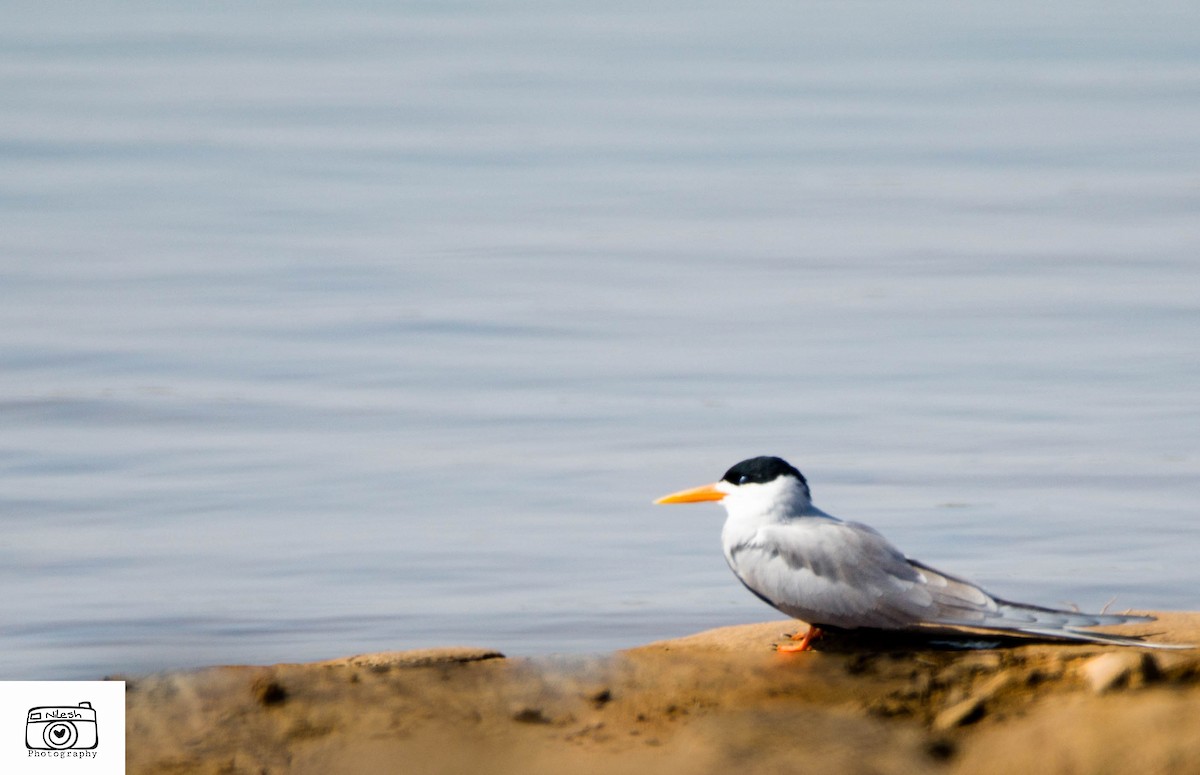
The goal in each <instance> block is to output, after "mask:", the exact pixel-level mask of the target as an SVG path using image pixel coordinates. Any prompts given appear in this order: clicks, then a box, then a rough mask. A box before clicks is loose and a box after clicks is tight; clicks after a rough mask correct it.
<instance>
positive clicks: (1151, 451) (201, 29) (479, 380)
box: [0, 0, 1200, 678]
mask: <svg viewBox="0 0 1200 775" xmlns="http://www.w3.org/2000/svg"><path fill="white" fill-rule="evenodd" d="M0 16H2V18H3V24H0V101H2V106H3V110H2V111H0V591H2V593H3V594H2V596H0V677H6V678H75V677H98V676H101V675H106V674H111V673H115V672H126V673H129V672H132V673H137V672H145V671H149V670H156V669H160V668H167V667H188V666H194V665H206V664H218V663H269V662H275V661H280V660H289V661H298V660H308V659H316V658H324V657H334V656H339V655H345V654H350V653H361V652H366V651H372V650H383V649H401V648H413V647H424V646H435V645H449V644H459V643H463V644H478V645H487V646H493V647H498V648H500V649H502V650H504V651H506V652H508V653H510V654H518V655H519V654H545V653H593V652H603V651H608V650H611V649H614V648H620V647H625V646H632V645H636V644H638V643H643V642H646V641H648V640H651V639H657V638H666V637H673V636H679V635H683V634H687V633H690V632H694V631H697V630H700V629H705V628H709V627H715V626H719V625H726V624H733V623H740V622H750V621H761V620H764V619H767V618H771V617H772V616H775V615H776V614H775V612H773V611H771V610H770V609H768V608H766V607H765V606H763V605H762V604H761V603H760V602H759V601H758V600H756V599H755V598H753V597H752V596H751V595H750V594H749V593H747V592H745V591H744V590H743V589H742V588H741V586H740V585H739V584H738V583H737V582H736V581H735V579H734V578H733V577H732V575H731V574H730V573H729V571H728V570H727V569H726V568H725V567H724V562H723V560H722V558H721V555H720V550H719V542H718V534H719V530H720V524H721V521H722V519H723V512H722V510H721V509H720V508H719V507H717V506H714V505H711V504H710V505H700V506H693V507H687V508H685V507H671V508H668V507H654V506H652V505H651V504H650V501H651V500H652V499H653V498H654V497H656V496H658V495H661V494H663V493H665V492H668V491H671V490H675V489H679V488H682V487H686V486H692V485H698V484H703V483H705V482H708V481H712V480H714V479H716V478H718V477H719V476H720V475H721V474H722V473H723V472H724V470H725V469H726V468H727V467H728V466H729V465H731V464H733V463H735V462H737V461H738V460H740V459H742V458H744V457H749V456H752V455H757V454H778V455H782V456H784V457H787V458H788V459H789V460H790V461H791V462H793V463H794V464H796V465H797V466H799V467H800V468H801V469H802V470H803V471H804V472H805V473H806V474H807V475H808V477H809V479H810V482H811V483H812V487H813V490H814V494H815V498H816V502H817V503H818V505H820V506H822V507H823V508H825V509H826V510H828V511H831V512H832V513H834V514H838V515H841V516H845V517H853V518H856V519H861V520H863V521H866V522H868V523H870V524H872V525H874V526H876V527H877V528H879V529H880V530H882V531H883V532H884V533H885V535H888V536H889V537H890V538H891V539H893V540H894V541H895V542H896V543H897V544H899V545H900V546H901V547H902V548H904V549H905V550H906V551H908V552H909V553H910V554H911V555H912V556H914V557H918V558H920V559H922V560H924V561H926V562H929V563H932V564H934V565H935V566H938V567H941V568H943V569H945V570H948V571H950V572H954V573H958V574H961V575H966V576H969V577H971V578H973V579H975V580H977V581H979V582H981V583H983V584H984V585H985V586H987V587H989V588H990V589H992V590H993V591H994V592H996V593H997V594H1001V595H1004V596H1006V597H1011V598H1017V599H1025V600H1029V601H1030V602H1038V603H1043V604H1059V603H1069V602H1076V603H1078V604H1080V605H1082V606H1085V607H1093V608H1095V607H1100V606H1102V605H1104V604H1105V603H1106V602H1108V601H1109V599H1110V598H1111V597H1113V596H1116V602H1115V604H1114V606H1115V608H1117V609H1123V608H1125V607H1129V606H1134V607H1139V608H1159V609H1170V608H1189V609H1197V608H1200V592H1198V591H1197V590H1200V565H1198V564H1197V563H1196V559H1195V558H1196V554H1197V551H1198V547H1200V525H1198V520H1197V507H1196V502H1197V496H1198V494H1200V391H1198V385H1200V217H1198V216H1200V5H1197V4H1195V3H1182V2H1179V3H1167V2H1150V3H1139V4H1136V5H1135V4H1103V5H1102V7H1096V6H1095V4H1092V3H1085V2H1065V3H1056V4H1053V5H1052V6H1049V7H1048V6H1047V5H1046V4H1043V3H1034V2H1028V1H1026V0H1022V1H1020V2H1016V3H1007V4H989V5H986V6H981V5H979V4H959V3H952V2H904V3H892V4H887V3H855V2H819V3H814V2H802V3H797V2H750V3H728V2H694V1H692V2H686V3H685V2H655V3H625V2H615V3H614V2H608V3H597V2H579V1H578V0H568V1H566V2H540V1H539V2H534V1H530V2H498V3H486V2H471V1H463V2H454V1H448V2H396V3H384V2H366V1H363V2H356V1H352V0H347V1H346V2H310V3H300V4H296V3H277V4H276V3H258V4H239V3H193V2H178V1H175V0H156V1H155V2H135V3H115V2H95V3H86V4H73V5H71V6H69V7H67V6H64V5H62V4H48V3H33V2H6V3H5V4H4V7H3V10H0Z"/></svg>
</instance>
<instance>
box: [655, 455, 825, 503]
mask: <svg viewBox="0 0 1200 775" xmlns="http://www.w3.org/2000/svg"><path fill="white" fill-rule="evenodd" d="M781 476H787V477H792V478H794V479H795V480H796V481H797V482H798V483H799V484H800V488H801V490H802V491H803V497H804V498H805V499H807V498H808V497H809V491H808V481H807V480H806V479H805V478H804V474H802V473H800V471H799V470H798V469H797V468H796V467H795V466H793V465H792V464H790V463H788V462H787V461H786V460H784V459H783V458H780V457H769V456H763V457H752V458H748V459H746V460H743V461H742V462H740V463H738V464H737V465H735V466H734V467H733V468H730V469H729V470H728V471H726V472H725V475H724V476H723V477H721V481H719V482H714V483H713V484H706V485H704V486H703V487H694V488H692V489H690V490H682V491H680V492H676V493H671V494H670V495H665V496H663V497H662V498H659V499H658V500H656V501H655V503H695V502H696V501H719V500H724V498H725V496H726V495H728V494H730V493H731V492H734V490H733V489H731V485H732V487H741V486H742V485H747V484H767V483H768V482H773V481H775V480H776V479H778V478H779V477H781Z"/></svg>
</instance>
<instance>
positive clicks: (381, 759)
mask: <svg viewBox="0 0 1200 775" xmlns="http://www.w3.org/2000/svg"><path fill="white" fill-rule="evenodd" d="M1158 616H1159V617H1160V618H1159V621H1157V622H1154V623H1151V624H1146V625H1139V626H1129V627H1124V628H1119V630H1116V631H1120V632H1122V633H1128V634H1148V635H1150V637H1151V639H1152V640H1154V641H1157V642H1163V643H1200V613H1164V614H1158ZM795 624H796V623H795V622H790V621H775V622H767V623H764V624H755V625H746V626H742V627H729V628H724V629H719V630H712V631H709V632H704V633H700V634H697V635H692V636H689V637H686V638H680V639H678V640H671V641H663V642H659V643H651V644H649V645H646V646H643V647H640V648H636V649H632V650H629V651H625V652H619V653H616V654H613V655H610V656H607V657H603V658H589V659H583V658H539V659H510V658H505V657H503V656H502V655H500V654H498V653H497V652H495V651H491V650H488V649H485V648H447V649H436V650H426V651H408V652H394V653H384V654H371V655H364V656H358V657H349V658H346V659H339V660H333V661H329V662H319V663H313V664H301V665H273V666H269V667H221V668H209V669H203V670H195V671H187V672H179V673H168V674H162V675H156V676H150V677H146V678H139V679H133V680H130V683H129V684H128V703H127V705H128V727H127V729H128V731H127V734H126V740H127V747H128V765H129V772H130V773H226V774H231V773H256V774H257V773H282V772H291V773H314V774H316V773H366V772H370V773H468V772H478V773H555V774H556V775H558V774H560V773H564V772H570V773H651V772H653V773H676V772H678V773H685V772H686V773H689V775H697V773H718V772H720V773H728V772H755V773H759V772H766V773H790V772H796V773H805V775H820V774H822V773H881V774H882V773H964V774H965V773H985V774H986V773H1005V775H1011V773H1013V772H1039V773H1076V774H1083V773H1109V772H1112V773H1123V774H1125V773H1130V772H1137V773H1175V772H1178V773H1195V772H1200V650H1195V649H1192V650H1184V651H1150V650H1146V649H1133V648H1119V647H1111V646H1091V645H1050V644H1044V643H1040V644H1005V645H1004V646H1002V647H999V648H991V649H986V650H967V651H964V650H946V649H940V648H937V647H931V646H930V645H928V644H919V643H911V642H910V643H902V642H901V643H897V642H895V641H887V642H871V641H869V640H867V641H864V640H861V639H851V638H837V637H833V638H827V639H825V640H823V641H821V642H820V644H819V648H820V650H819V651H816V652H810V653H804V654H790V655H780V654H775V653H774V651H773V648H772V644H773V643H775V642H778V641H779V640H780V638H781V635H782V633H784V632H785V631H789V630H792V629H794V627H795ZM127 680H129V679H127Z"/></svg>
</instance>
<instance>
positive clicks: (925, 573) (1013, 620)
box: [909, 559, 1195, 649]
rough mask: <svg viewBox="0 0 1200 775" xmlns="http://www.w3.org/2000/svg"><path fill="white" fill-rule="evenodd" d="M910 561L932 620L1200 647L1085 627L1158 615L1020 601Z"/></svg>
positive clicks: (1055, 636) (1071, 637)
mask: <svg viewBox="0 0 1200 775" xmlns="http://www.w3.org/2000/svg"><path fill="white" fill-rule="evenodd" d="M909 563H910V564H911V565H912V566H913V567H914V568H916V569H917V570H918V571H919V572H920V573H921V575H922V577H923V580H924V581H925V583H926V586H925V588H926V589H927V590H928V591H929V592H930V594H931V597H932V605H933V606H934V609H935V613H934V615H933V616H931V617H929V618H928V619H927V620H926V622H925V623H926V624H930V625H949V626H952V627H970V628H971V629H976V630H988V631H991V632H994V633H997V634H1004V633H1009V634H1017V635H1028V636H1033V637H1038V638H1046V639H1050V640H1067V641H1078V642H1083V643H1104V644H1109V645H1115V646H1140V647H1142V648H1152V649H1189V648H1195V646H1189V645H1183V644H1175V643H1147V642H1146V641H1143V640H1141V639H1140V638H1136V637H1129V636H1126V635H1113V634H1110V633H1106V632H1090V631H1084V630H1081V629H1080V628H1083V627H1107V626H1112V625H1115V624H1133V623H1136V622H1152V621H1154V617H1153V616H1140V615H1136V614H1090V613H1083V612H1080V611H1065V610H1062V609H1058V608H1045V607H1042V606H1036V605H1027V604H1025V603H1014V602H1012V601H1009V600H1002V599H1000V598H997V597H993V596H992V595H990V594H988V593H987V592H985V591H984V590H982V589H980V588H979V587H977V586H975V585H974V584H972V583H971V582H969V581H966V580H964V579H960V578H957V577H955V576H951V575H949V574H947V573H942V572H941V571H938V570H935V569H933V568H930V567H929V566H928V565H925V564H924V563H920V562H917V561H916V560H911V559H910V560H909Z"/></svg>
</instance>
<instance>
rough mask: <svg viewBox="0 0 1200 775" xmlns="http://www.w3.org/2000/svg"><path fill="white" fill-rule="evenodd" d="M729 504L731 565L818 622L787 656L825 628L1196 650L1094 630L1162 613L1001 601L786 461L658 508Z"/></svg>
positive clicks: (735, 471)
mask: <svg viewBox="0 0 1200 775" xmlns="http://www.w3.org/2000/svg"><path fill="white" fill-rule="evenodd" d="M699 501H720V502H721V505H722V506H724V507H725V511H726V513H727V518H726V520H725V527H724V528H723V529H722V531H721V543H722V545H723V547H724V550H725V560H726V562H728V563H729V567H730V568H731V569H732V570H733V573H734V575H736V576H737V577H738V579H739V580H740V581H741V582H742V583H743V584H744V585H746V588H747V589H749V590H750V591H751V592H753V593H754V594H755V595H757V596H758V597H759V598H760V599H762V600H763V602H765V603H767V604H769V605H772V606H774V607H775V608H777V609H779V610H780V611H782V612H784V613H785V614H787V615H788V616H791V617H794V618H796V619H800V620H802V621H804V622H806V623H807V624H808V625H809V628H808V631H807V632H806V633H804V635H803V636H801V635H800V634H799V633H797V634H796V635H793V636H792V640H793V641H799V643H790V644H782V645H779V646H777V648H778V650H780V651H784V652H791V651H807V650H809V648H810V647H811V644H812V642H813V640H814V639H815V638H817V637H819V636H820V635H821V632H822V630H854V629H860V628H869V629H876V630H908V631H913V630H925V631H926V632H928V631H929V630H930V629H934V630H936V629H937V628H958V627H965V628H970V629H972V630H984V631H988V632H991V633H995V634H1001V635H1017V636H1030V637H1034V638H1043V639H1049V640H1063V641H1085V642H1089V643H1105V644H1115V645H1121V646H1142V647H1146V648H1191V647H1190V646H1180V645H1176V644H1163V643H1146V642H1144V641H1141V640H1138V639H1136V638H1129V637H1123V636H1120V635H1112V634H1109V633H1101V632H1089V631H1086V630H1082V629H1080V628H1083V627H1096V626H1103V625H1113V624H1126V623H1129V622H1149V621H1153V620H1154V617H1153V616H1132V615H1124V614H1089V613H1081V612H1078V611H1064V610H1058V609H1054V608H1043V607H1042V606H1036V605H1027V604H1025V603H1014V602H1011V601H1009V600H1002V599H1001V598H998V597H995V596H994V595H991V594H990V593H988V592H985V591H984V590H983V589H981V588H980V587H978V586H976V585H975V584H972V583H971V582H969V581H966V580H965V579H961V578H958V577H957V576H951V575H950V574H948V573H942V572H941V571H939V570H935V569H934V568H931V567H929V566H928V565H925V564H924V563H921V562H918V561H917V560H913V559H910V558H908V557H906V556H905V555H904V554H903V553H902V552H901V551H900V550H899V549H897V548H896V547H894V546H892V544H891V543H889V542H888V540H887V539H886V538H884V537H883V536H882V535H881V534H880V533H879V532H877V531H876V530H875V529H873V528H871V527H868V526H867V525H864V524H861V523H859V522H847V521H844V520H841V519H838V518H837V517H835V516H833V515H831V514H826V513H825V512H824V511H821V510H820V509H818V508H817V507H816V506H814V505H813V503H812V497H811V493H810V491H809V488H808V482H807V480H805V478H804V475H803V474H801V473H800V471H798V470H797V469H796V468H795V467H793V466H792V465H790V464H789V463H788V462H787V461H785V460H783V459H781V458H777V457H755V458H750V459H749V460H743V461H742V462H740V463H738V464H737V465H735V466H734V467H733V468H730V469H729V470H728V471H726V472H725V475H724V476H723V477H721V480H720V481H718V482H714V483H713V484H707V485H704V486H702V487H695V488H692V489H690V490H681V491H680V492H676V493H672V494H670V495H666V496H663V497H662V498H659V499H658V500H656V501H655V503H695V502H699Z"/></svg>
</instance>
